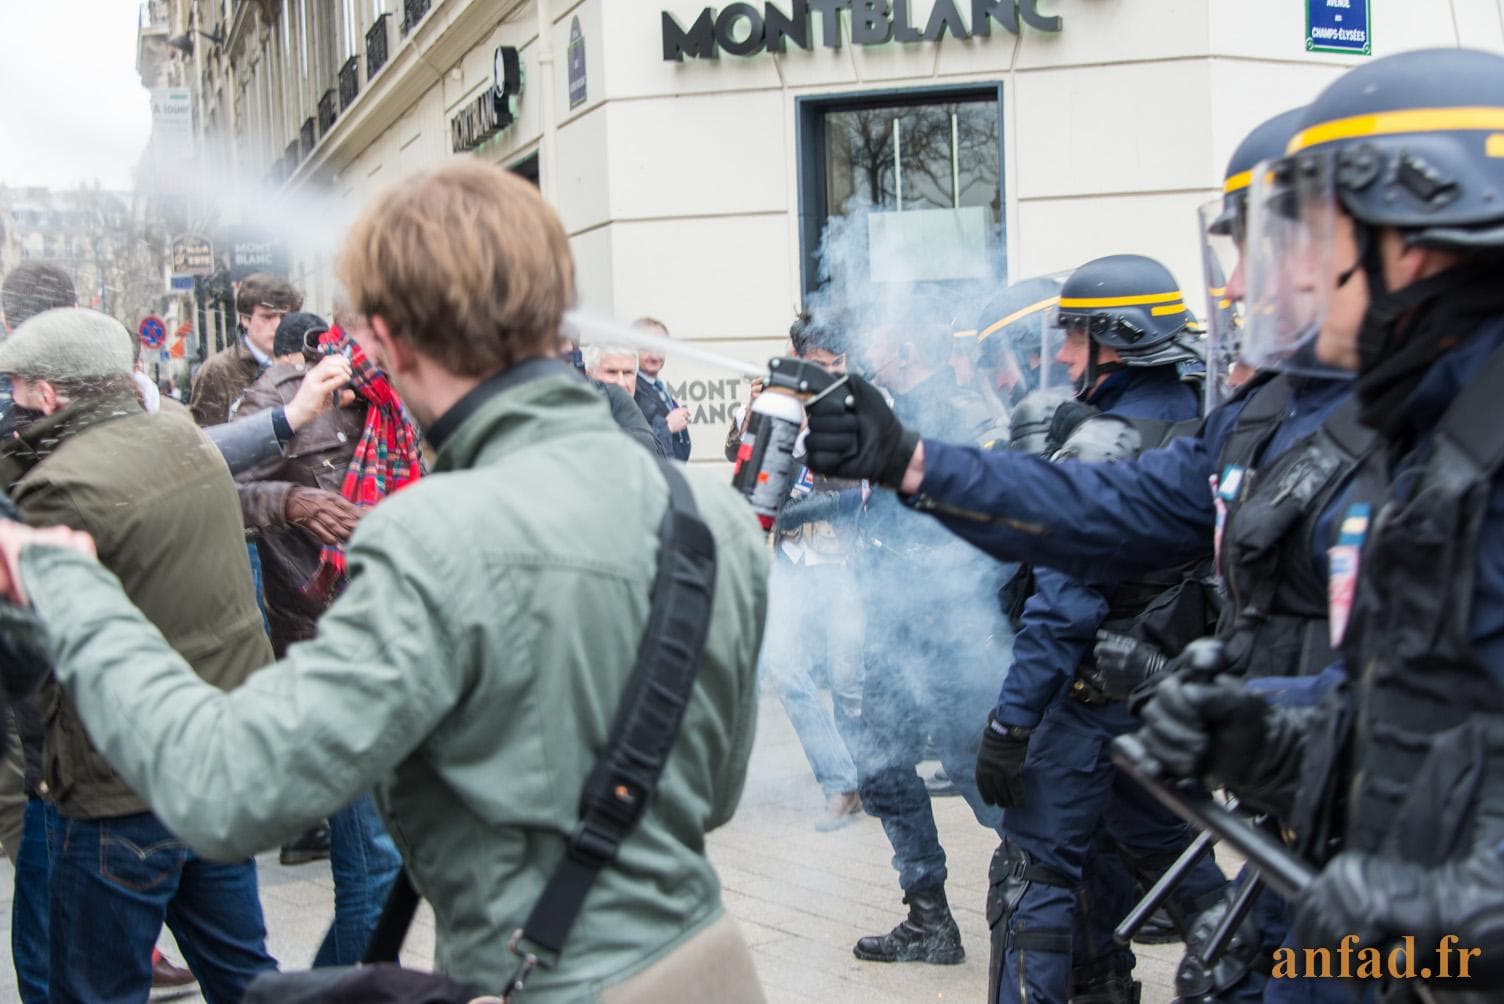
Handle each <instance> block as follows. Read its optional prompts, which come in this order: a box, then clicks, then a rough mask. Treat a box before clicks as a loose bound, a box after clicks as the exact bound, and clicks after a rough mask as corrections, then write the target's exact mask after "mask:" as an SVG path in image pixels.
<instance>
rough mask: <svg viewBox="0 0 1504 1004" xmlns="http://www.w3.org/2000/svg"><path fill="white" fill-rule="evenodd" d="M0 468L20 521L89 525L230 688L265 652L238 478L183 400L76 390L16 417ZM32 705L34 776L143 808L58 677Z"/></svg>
mask: <svg viewBox="0 0 1504 1004" xmlns="http://www.w3.org/2000/svg"><path fill="white" fill-rule="evenodd" d="M0 470H3V471H5V472H6V473H5V475H3V476H5V477H7V479H8V478H9V476H11V475H14V474H16V473H17V472H21V471H24V473H21V474H20V477H19V480H17V481H16V482H15V483H14V484H13V485H10V486H9V491H10V494H11V498H12V499H13V500H14V501H15V503H16V506H17V508H19V509H20V510H21V516H22V518H23V519H25V520H26V522H28V523H30V524H31V525H32V526H50V525H57V524H62V525H65V526H71V527H74V528H75V529H79V530H87V531H88V532H89V533H90V534H92V535H93V537H94V543H95V546H96V547H97V548H98V549H99V560H100V562H101V563H102V564H103V565H104V567H105V568H108V569H110V570H111V571H112V572H114V573H115V574H116V575H118V576H119V577H120V581H121V583H122V585H123V587H124V589H125V593H126V595H127V596H129V597H130V600H131V602H133V603H134V604H135V605H136V606H137V607H139V608H140V610H141V613H142V614H144V615H145V617H146V618H147V619H148V620H149V621H150V622H151V623H152V624H153V625H155V626H156V629H157V630H159V631H160V632H161V633H162V636H163V637H164V638H165V639H166V641H167V643H168V644H169V645H171V646H172V647H173V648H174V649H176V650H177V653H178V654H179V655H181V656H182V658H184V659H186V660H187V662H188V664H189V665H191V666H192V668H193V672H195V673H196V674H197V675H198V676H199V677H200V678H202V679H203V680H205V681H206V682H208V683H210V684H213V685H214V686H216V687H220V688H223V689H226V690H229V689H232V688H234V687H238V686H239V685H240V684H241V683H242V682H244V680H245V678H246V677H247V676H249V675H250V674H251V672H252V671H253V670H255V669H257V668H258V667H261V666H264V665H265V664H266V663H267V662H268V661H269V660H270V659H271V644H270V643H269V642H268V641H267V638H266V632H265V630H264V628H263V627H262V623H261V614H260V613H259V612H258V611H257V609H256V599H255V593H254V592H253V587H252V585H251V565H250V561H249V559H248V558H247V556H246V549H245V535H244V533H243V531H242V530H241V527H240V502H239V500H238V498H237V496H236V494H235V482H234V481H232V480H231V479H230V471H229V468H227V467H226V466H225V462H224V459H223V458H222V457H221V456H220V454H219V451H218V450H216V449H215V448H214V446H213V444H211V443H210V442H209V441H208V440H207V439H206V438H205V437H204V435H203V433H202V432H200V431H199V429H198V428H197V427H196V426H195V425H194V424H193V422H191V421H190V420H189V418H188V416H187V415H186V414H184V413H182V412H178V413H168V412H162V413H159V414H156V415H148V414H146V412H144V411H143V410H142V408H141V405H140V403H139V402H138V401H137V400H136V397H135V395H134V393H133V392H130V391H126V392H124V393H122V394H116V395H109V396H107V397H103V398H98V399H92V400H87V401H80V402H78V403H76V404H73V405H70V406H69V407H68V408H66V409H64V410H62V411H60V412H58V413H56V414H55V415H52V416H50V417H48V418H43V419H38V420H37V421H36V422H35V423H33V424H32V425H31V426H29V427H28V428H27V429H25V430H24V431H23V432H22V434H21V436H20V437H19V438H18V439H16V440H13V441H12V442H11V443H10V444H8V446H7V449H6V451H5V456H4V458H3V462H0ZM37 706H38V709H39V710H40V712H41V715H42V719H43V721H44V723H45V725H46V741H45V749H44V752H43V761H42V773H43V778H44V780H46V782H47V788H48V793H49V796H50V797H51V798H52V800H53V801H54V802H56V803H57V807H58V810H59V811H60V812H62V814H63V815H65V816H77V817H84V818H100V817H107V816H125V815H130V814H133V813H137V812H145V811H147V808H148V806H147V803H146V800H145V799H143V798H142V797H141V796H140V795H139V794H137V791H139V790H140V789H135V790H133V787H134V786H132V785H130V784H128V783H127V782H126V781H124V780H122V779H121V777H120V776H119V775H117V774H116V772H115V771H114V770H113V769H112V768H111V766H110V764H109V762H108V761H107V760H106V758H104V757H101V756H100V755H99V753H98V751H96V750H95V748H94V745H93V744H92V743H91V742H90V741H89V735H88V733H86V732H85V731H84V726H83V723H82V722H81V721H80V720H79V715H78V711H77V710H76V709H75V708H74V706H73V702H72V701H70V700H68V697H67V695H66V694H64V693H63V692H62V689H61V688H60V687H58V685H57V683H56V681H53V680H49V681H48V682H46V683H44V684H43V686H42V689H41V690H40V692H39V693H38V700H37Z"/></svg>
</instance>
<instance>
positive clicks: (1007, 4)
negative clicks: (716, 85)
mask: <svg viewBox="0 0 1504 1004" xmlns="http://www.w3.org/2000/svg"><path fill="white" fill-rule="evenodd" d="M1039 3H1040V0H935V4H934V7H933V8H932V9H931V10H930V15H929V18H928V19H927V20H925V22H924V23H923V24H922V25H921V24H919V23H917V22H916V21H915V19H914V15H913V10H912V3H911V0H793V3H792V6H791V7H790V9H789V12H788V13H784V10H783V8H782V7H780V6H779V5H778V4H772V3H765V4H763V5H762V7H761V9H759V8H758V7H756V6H754V5H753V4H750V3H732V4H727V5H726V6H724V7H722V8H721V9H720V10H719V12H718V11H717V10H716V9H715V8H714V7H706V8H705V9H704V10H702V11H700V13H699V16H698V17H696V18H695V19H694V21H693V22H692V23H691V24H690V26H689V27H688V28H685V27H683V26H682V25H681V24H680V23H679V21H678V19H677V18H675V17H674V15H673V14H671V13H669V12H668V11H664V12H663V58H664V59H665V60H666V61H668V62H675V63H680V62H683V61H684V57H685V56H689V57H690V58H691V59H715V58H717V57H718V56H719V55H720V54H721V51H722V50H724V51H726V52H728V53H730V54H731V55H733V56H755V55H757V54H758V53H760V52H787V51H788V47H789V45H790V44H793V45H797V46H798V47H799V48H801V49H804V50H806V51H809V50H811V49H813V48H814V46H815V37H814V26H815V24H816V23H818V24H819V25H820V44H821V45H823V46H824V47H825V48H827V49H839V48H840V47H841V22H842V21H843V20H845V19H848V18H849V20H850V25H851V41H852V43H853V44H856V45H886V44H888V43H889V42H901V43H910V42H938V41H940V39H941V38H942V37H944V35H945V34H946V33H947V32H948V33H949V34H950V36H951V37H952V38H958V39H965V38H988V37H990V36H991V35H992V26H993V25H994V24H996V25H997V26H998V27H1000V28H1002V29H1003V30H1004V31H1008V32H1011V33H1012V34H1015V35H1017V34H1018V33H1019V30H1020V25H1021V24H1022V25H1028V26H1029V27H1031V28H1034V29H1036V30H1037V31H1047V32H1055V31H1059V30H1060V24H1061V21H1060V18H1059V17H1046V16H1045V15H1043V14H1041V13H1040V12H1039ZM962 8H969V10H968V13H969V14H970V15H971V16H970V17H969V18H967V17H963V16H962V13H961V10H962ZM843 14H845V15H846V18H843V17H842V15H843Z"/></svg>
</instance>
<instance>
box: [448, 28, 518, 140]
mask: <svg viewBox="0 0 1504 1004" xmlns="http://www.w3.org/2000/svg"><path fill="white" fill-rule="evenodd" d="M493 65H494V74H495V79H494V80H493V82H492V84H491V87H490V89H488V90H487V91H486V92H485V93H484V94H482V95H480V97H478V98H476V99H475V100H473V101H471V102H470V103H469V104H467V105H465V106H464V107H463V108H461V109H460V110H459V112H458V113H457V114H456V115H455V116H454V118H452V119H450V120H449V145H450V148H451V149H452V150H453V151H454V152H455V153H465V152H467V151H470V150H474V149H475V148H476V147H478V146H480V145H481V144H482V143H484V142H486V140H488V139H490V138H491V137H493V136H495V135H496V134H497V133H499V132H501V131H502V130H503V129H505V128H506V127H507V126H509V125H511V124H512V123H513V122H515V121H516V120H517V107H516V104H515V101H514V99H515V98H516V97H517V96H518V95H520V94H521V93H522V61H521V59H520V57H519V56H518V54H517V50H516V49H514V48H513V47H512V46H510V45H503V46H500V47H499V48H497V50H496V55H495V57H494V59H493Z"/></svg>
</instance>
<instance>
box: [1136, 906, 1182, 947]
mask: <svg viewBox="0 0 1504 1004" xmlns="http://www.w3.org/2000/svg"><path fill="white" fill-rule="evenodd" d="M1181 940H1183V939H1182V935H1181V933H1180V928H1179V927H1177V926H1175V921H1173V920H1171V919H1170V915H1169V913H1168V912H1166V910H1165V908H1164V907H1160V908H1159V909H1158V910H1155V911H1154V912H1153V913H1152V914H1150V915H1149V919H1148V920H1146V921H1145V922H1144V926H1143V927H1140V928H1139V929H1138V931H1137V932H1135V933H1134V935H1133V943H1134V944H1136V945H1173V944H1174V943H1175V942H1177V941H1181Z"/></svg>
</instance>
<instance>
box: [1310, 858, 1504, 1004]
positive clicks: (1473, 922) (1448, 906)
mask: <svg viewBox="0 0 1504 1004" xmlns="http://www.w3.org/2000/svg"><path fill="white" fill-rule="evenodd" d="M1294 908H1295V910H1294V922H1293V931H1294V935H1295V939H1296V940H1295V943H1296V944H1297V945H1299V946H1301V947H1305V946H1311V947H1317V946H1337V945H1340V944H1341V941H1342V938H1343V937H1345V936H1347V935H1350V934H1355V935H1357V936H1358V938H1359V941H1360V944H1363V945H1368V946H1372V947H1375V948H1386V947H1387V946H1391V945H1395V944H1402V945H1404V946H1405V947H1407V948H1408V947H1409V946H1410V945H1411V944H1412V943H1411V942H1405V941H1403V940H1402V939H1404V938H1406V937H1407V936H1413V938H1414V942H1413V945H1414V948H1415V955H1416V958H1415V959H1414V963H1413V964H1414V966H1415V971H1416V973H1417V974H1418V973H1419V972H1420V971H1421V970H1422V969H1426V968H1428V969H1430V970H1431V972H1432V973H1433V974H1436V975H1440V974H1441V973H1442V972H1443V969H1442V968H1441V967H1442V966H1445V967H1446V969H1445V972H1446V973H1447V976H1448V977H1449V978H1456V977H1458V976H1461V975H1462V970H1461V954H1460V953H1461V952H1462V951H1463V950H1465V949H1469V948H1475V949H1479V950H1480V951H1481V954H1478V955H1474V956H1473V957H1472V958H1471V959H1469V961H1468V975H1469V976H1471V977H1472V978H1473V979H1475V980H1478V981H1480V982H1482V983H1484V985H1488V986H1497V985H1498V983H1499V980H1500V978H1501V976H1504V861H1501V859H1500V857H1499V853H1498V849H1497V847H1495V846H1494V845H1493V844H1492V843H1490V844H1486V845H1484V846H1481V847H1479V848H1477V849H1476V850H1475V851H1474V852H1473V853H1471V854H1470V855H1468V856H1467V857H1465V858H1459V859H1456V860H1453V861H1448V862H1446V863H1445V864H1443V865H1440V866H1438V867H1435V868H1425V867H1422V866H1420V865H1417V864H1413V863H1411V862H1407V861H1398V860H1394V859H1391V858H1381V857H1376V856H1373V855H1369V854H1359V853H1357V852H1354V851H1346V852H1344V853H1342V854H1339V855H1337V857H1335V858H1333V859H1332V860H1331V862H1330V863H1328V864H1327V866H1326V867H1325V868H1324V869H1322V871H1321V874H1319V875H1317V876H1316V879H1315V881H1313V882H1312V883H1311V884H1310V885H1309V886H1307V887H1306V888H1305V890H1304V891H1303V892H1302V893H1301V894H1300V896H1299V897H1297V898H1296V900H1295V903H1294ZM1447 935H1451V936H1453V937H1454V938H1455V939H1456V940H1455V941H1452V942H1449V945H1448V949H1447V952H1446V957H1442V955H1441V954H1440V953H1439V952H1438V951H1437V949H1438V948H1439V947H1440V945H1441V941H1442V939H1443V938H1445V937H1446V936H1447ZM1386 954H1387V953H1386Z"/></svg>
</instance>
